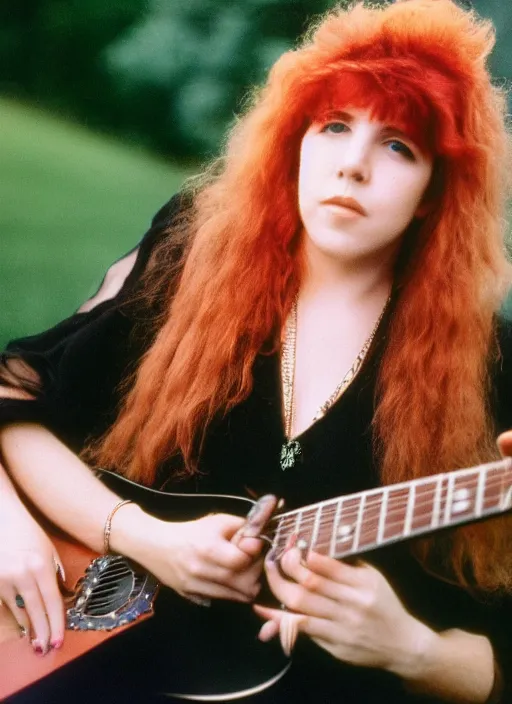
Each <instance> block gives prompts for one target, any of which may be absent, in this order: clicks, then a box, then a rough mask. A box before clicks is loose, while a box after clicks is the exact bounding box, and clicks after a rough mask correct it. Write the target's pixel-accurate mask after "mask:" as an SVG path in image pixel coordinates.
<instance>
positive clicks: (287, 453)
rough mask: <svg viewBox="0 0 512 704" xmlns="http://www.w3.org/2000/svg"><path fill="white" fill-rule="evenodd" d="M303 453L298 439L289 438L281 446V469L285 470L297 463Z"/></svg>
mask: <svg viewBox="0 0 512 704" xmlns="http://www.w3.org/2000/svg"><path fill="white" fill-rule="evenodd" d="M301 454H302V448H301V446H300V443H299V441H298V440H288V442H285V443H284V445H283V446H282V448H281V469H282V470H283V472H284V471H285V470H286V469H290V467H293V466H294V465H295V460H296V459H297V457H299V455H301Z"/></svg>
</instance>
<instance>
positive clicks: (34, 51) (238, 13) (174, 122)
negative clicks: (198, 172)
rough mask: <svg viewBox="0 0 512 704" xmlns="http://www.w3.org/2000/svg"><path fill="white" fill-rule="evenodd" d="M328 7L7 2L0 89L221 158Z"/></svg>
mask: <svg viewBox="0 0 512 704" xmlns="http://www.w3.org/2000/svg"><path fill="white" fill-rule="evenodd" d="M330 5H332V3H331V2H329V0H244V1H243V2H240V1H239V0H108V2H105V0H87V1H86V2H82V1H81V0H3V2H2V3H1V4H0V90H1V91H2V92H3V93H4V94H9V95H11V96H14V97H20V96H21V97H23V96H24V97H26V98H27V99H30V100H35V101H36V102H37V103H38V104H40V105H44V106H46V107H49V108H51V109H52V110H54V111H58V112H60V113H61V114H64V115H68V116H73V117H75V118H79V119H81V120H82V121H84V122H85V123H86V124H87V125H89V126H93V127H95V128H103V129H106V130H113V131H115V132H117V133H118V134H121V135H123V136H124V137H127V138H129V139H134V140H136V141H137V142H139V143H141V142H142V143H143V144H146V145H147V146H150V147H152V148H155V149H157V150H159V151H163V152H165V153H172V154H176V155H180V156H183V157H189V156H197V155H200V156H204V155H205V154H210V153H211V152H212V151H215V150H216V149H217V147H218V144H219V141H220V139H221V137H222V135H223V133H224V131H225V128H226V125H227V124H228V123H229V122H230V121H231V120H232V118H233V114H234V113H235V112H236V111H237V109H238V107H239V104H240V100H241V98H242V97H243V95H244V94H245V92H246V90H247V87H248V86H249V85H251V84H253V83H255V82H260V81H261V80H262V78H263V76H264V74H265V73H266V71H267V69H268V68H269V66H270V65H271V64H272V63H273V62H274V60H275V59H276V58H277V56H278V55H279V54H281V53H282V52H283V51H284V50H286V49H287V48H289V47H291V46H292V45H293V43H294V41H295V40H296V38H297V36H299V35H300V34H301V33H302V32H303V31H304V30H305V28H306V26H307V24H308V22H309V20H310V19H311V18H312V17H313V16H314V15H315V14H317V13H320V12H322V11H324V10H325V9H326V8H327V7H328V6H330Z"/></svg>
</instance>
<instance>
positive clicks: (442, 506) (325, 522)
mask: <svg viewBox="0 0 512 704" xmlns="http://www.w3.org/2000/svg"><path fill="white" fill-rule="evenodd" d="M491 484H494V486H492V485H490V484H488V485H487V488H496V487H500V488H502V482H501V481H494V480H493V481H492V482H491ZM465 488H467V487H465ZM444 494H445V495H444V496H441V497H440V499H439V510H438V513H439V514H444V513H445V512H446V508H447V505H448V502H447V490H446V491H445V492H444ZM431 498H432V499H433V498H434V497H429V498H428V499H427V501H423V502H415V507H414V508H415V511H416V510H417V509H418V508H424V507H428V509H429V510H428V513H422V514H420V515H416V516H413V525H412V526H411V528H412V530H419V529H422V528H426V529H427V530H426V531H425V532H429V530H432V531H434V530H436V529H437V528H443V527H449V525H446V524H443V523H440V524H438V525H437V526H432V525H431V524H430V525H429V526H426V525H420V526H416V528H414V523H416V524H417V522H418V520H421V519H422V518H427V517H431V518H430V520H431V521H432V513H433V511H432V510H430V509H432V508H433V503H434V501H433V500H431ZM459 501H467V502H470V498H469V497H468V498H466V497H465V498H464V499H459ZM453 503H456V502H455V501H453V500H452V504H453ZM407 504H408V502H404V503H402V504H398V505H394V506H393V508H392V510H391V511H387V513H386V516H387V517H391V518H392V519H393V518H394V517H395V516H396V514H397V513H398V512H399V516H398V520H396V521H393V520H392V521H387V520H386V522H385V526H384V535H386V534H388V533H389V531H390V530H392V529H394V528H397V527H398V526H399V525H403V524H404V523H405V518H406V515H405V513H404V509H406V507H407ZM381 506H382V502H381V501H374V502H373V503H372V504H370V503H366V504H365V506H364V513H363V517H364V515H365V514H367V512H368V509H370V510H371V509H377V510H378V511H379V515H374V516H373V517H372V518H373V525H372V526H371V528H369V527H368V526H367V525H366V526H365V525H364V522H363V524H362V529H363V530H364V531H365V532H364V533H361V534H360V536H359V541H358V542H359V544H361V543H362V541H363V538H364V537H367V536H368V535H369V534H370V533H369V531H370V530H371V535H372V536H373V535H374V532H375V531H374V528H375V526H377V527H378V524H379V520H380V509H381ZM471 508H473V502H472V506H471ZM493 508H497V506H496V505H495V503H493V504H492V506H490V507H487V506H485V505H484V504H483V505H482V512H483V511H492V509H493ZM354 509H355V510H354ZM316 512H317V511H316V510H315V511H314V513H316ZM358 513H359V511H358V507H353V508H351V509H350V510H349V511H348V512H346V511H345V512H343V509H342V513H341V516H342V518H343V524H348V525H351V524H353V522H354V520H355V519H357V516H358ZM464 513H467V511H464V512H459V513H458V514H456V515H457V518H459V517H460V518H465V517H464V515H463V514H464ZM309 514H310V515H305V516H303V518H302V519H301V521H300V525H299V535H301V536H302V533H304V532H307V530H308V528H312V527H313V526H314V524H315V522H316V516H315V515H313V510H309ZM335 514H336V511H334V510H333V509H331V508H328V509H327V510H324V511H323V512H322V516H321V518H320V527H319V529H318V533H319V534H320V533H321V532H322V528H324V529H325V528H327V529H330V528H331V526H332V525H333V521H332V520H330V519H331V517H332V516H333V515H335ZM450 517H451V518H453V512H450ZM351 519H352V520H351ZM414 519H415V520H414ZM368 520H369V519H368V518H366V521H368ZM339 522H340V521H338V523H339ZM295 525H296V521H290V522H288V523H287V522H282V523H280V524H279V525H278V527H277V529H276V530H275V532H274V538H275V536H276V535H277V532H278V531H282V532H283V533H286V529H290V528H295ZM294 532H296V531H290V530H288V535H286V536H283V537H284V538H285V539H286V540H287V539H288V538H289V534H290V533H291V534H293V533H294ZM331 532H332V531H331ZM395 537H397V536H395V535H393V536H392V537H388V538H386V540H391V539H393V538H395ZM330 542H331V541H329V544H330ZM337 542H339V539H338V541H337ZM376 544H378V542H377V543H376ZM315 547H318V541H316V543H315Z"/></svg>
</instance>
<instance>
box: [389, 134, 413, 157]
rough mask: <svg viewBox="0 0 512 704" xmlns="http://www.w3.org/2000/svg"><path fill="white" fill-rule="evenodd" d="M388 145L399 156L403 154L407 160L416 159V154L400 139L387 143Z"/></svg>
mask: <svg viewBox="0 0 512 704" xmlns="http://www.w3.org/2000/svg"><path fill="white" fill-rule="evenodd" d="M386 144H387V145H388V146H389V148H390V149H391V151H393V152H397V153H398V154H403V156H405V157H406V158H407V159H411V160H413V159H414V154H413V153H412V151H411V150H410V149H409V147H408V146H407V145H406V144H404V143H403V142H400V141H399V140H398V139H392V140H391V141H389V142H386Z"/></svg>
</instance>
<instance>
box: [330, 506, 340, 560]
mask: <svg viewBox="0 0 512 704" xmlns="http://www.w3.org/2000/svg"><path fill="white" fill-rule="evenodd" d="M342 503H343V499H339V500H338V501H337V502H336V514H335V516H334V523H333V527H332V531H331V544H330V547H329V557H334V556H335V555H336V541H337V538H338V531H339V528H340V517H341V505H342Z"/></svg>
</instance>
